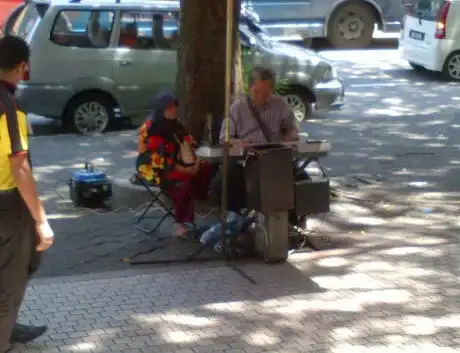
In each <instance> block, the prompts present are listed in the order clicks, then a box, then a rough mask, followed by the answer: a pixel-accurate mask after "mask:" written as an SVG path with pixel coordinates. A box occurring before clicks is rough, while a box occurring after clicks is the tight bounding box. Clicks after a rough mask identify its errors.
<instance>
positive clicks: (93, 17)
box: [9, 0, 344, 133]
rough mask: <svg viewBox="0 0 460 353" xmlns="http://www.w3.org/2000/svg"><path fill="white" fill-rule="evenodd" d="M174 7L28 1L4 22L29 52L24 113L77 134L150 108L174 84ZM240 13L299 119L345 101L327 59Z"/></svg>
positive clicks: (245, 33)
mask: <svg viewBox="0 0 460 353" xmlns="http://www.w3.org/2000/svg"><path fill="white" fill-rule="evenodd" d="M178 11H179V2H176V1H154V0H153V1H148V2H136V1H125V2H122V3H115V2H113V1H110V2H108V1H106V2H101V1H98V2H97V3H94V2H92V3H89V2H88V3H83V2H82V3H80V2H75V1H74V2H64V1H60V0H56V1H53V2H51V3H49V2H43V1H41V0H36V1H33V0H32V1H30V2H29V3H28V4H27V5H26V6H24V8H23V10H22V13H21V15H20V16H19V17H18V18H17V21H16V22H17V23H14V25H12V26H10V27H9V28H10V29H9V31H11V34H14V35H18V36H21V37H22V38H25V39H26V40H27V41H28V42H29V43H30V46H31V53H32V54H31V58H30V63H29V65H30V70H29V74H28V75H27V77H25V78H24V80H23V81H22V82H21V84H20V85H19V86H18V90H17V97H18V100H19V101H20V103H21V104H22V106H23V107H24V109H25V110H26V111H27V112H29V113H34V114H38V115H43V116H47V117H52V118H55V119H61V120H62V121H63V123H64V124H66V125H71V126H73V127H74V128H75V129H76V130H77V131H79V132H81V133H92V132H102V131H104V130H106V129H107V128H108V127H109V126H110V124H111V123H112V122H114V121H116V119H119V118H121V117H130V116H134V115H139V114H144V113H146V112H147V111H150V110H151V109H152V97H153V96H154V95H155V93H156V92H158V91H160V90H164V89H172V88H174V85H175V77H176V73H177V59H176V57H177V55H176V49H177V44H178V42H177V40H178V38H177V37H178V36H177V34H178V32H177V29H178V18H179V16H178ZM243 18H244V21H243V22H242V24H241V26H240V34H241V37H242V40H243V43H244V45H246V46H248V47H250V48H252V53H253V54H254V55H253V57H252V58H251V60H254V61H255V62H263V63H265V64H267V65H270V66H271V67H272V68H273V69H274V71H275V72H276V73H277V75H278V77H279V78H280V79H281V80H283V82H286V85H285V88H286V97H287V100H288V102H290V103H291V104H292V105H293V109H294V111H295V112H296V116H297V118H298V120H299V121H301V120H303V119H305V117H306V116H307V115H308V113H309V111H310V107H313V106H317V107H318V108H321V109H330V108H338V107H340V106H341V105H342V104H343V101H344V86H343V83H342V81H341V80H340V79H339V77H338V76H337V71H336V70H335V69H334V67H333V66H332V65H331V64H330V63H329V62H327V61H326V60H324V59H323V58H321V57H320V56H319V55H318V54H316V53H314V52H312V51H309V50H305V49H301V48H297V47H295V46H291V45H287V44H280V43H275V42H273V41H272V40H271V39H270V38H269V36H267V35H266V34H264V32H263V30H261V29H260V28H258V27H257V25H253V22H252V21H251V20H250V19H247V17H243Z"/></svg>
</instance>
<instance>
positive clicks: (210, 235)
mask: <svg viewBox="0 0 460 353" xmlns="http://www.w3.org/2000/svg"><path fill="white" fill-rule="evenodd" d="M243 227H244V217H243V216H240V215H238V214H236V213H234V212H229V213H228V215H227V229H226V232H225V233H226V238H227V239H231V238H233V237H235V236H238V235H239V234H240V233H241V232H242V231H243ZM221 238H222V224H221V223H220V222H219V223H216V224H214V225H213V226H212V227H211V228H209V229H208V230H207V231H205V232H204V233H203V234H202V235H201V238H200V242H201V244H203V245H208V246H210V247H211V246H212V247H214V250H216V251H220V250H219V249H220V241H221Z"/></svg>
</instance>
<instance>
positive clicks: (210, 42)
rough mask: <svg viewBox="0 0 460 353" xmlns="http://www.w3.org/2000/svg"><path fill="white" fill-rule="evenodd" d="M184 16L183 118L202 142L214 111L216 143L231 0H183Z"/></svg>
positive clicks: (180, 91) (180, 55) (179, 79)
mask: <svg viewBox="0 0 460 353" xmlns="http://www.w3.org/2000/svg"><path fill="white" fill-rule="evenodd" d="M234 1H235V5H236V6H235V13H237V14H238V16H236V17H235V18H234V26H233V38H234V43H235V45H234V46H236V43H239V38H237V36H236V34H237V33H238V27H237V23H238V22H239V13H240V0H234ZM180 17H181V18H180V23H181V27H180V34H179V41H180V49H179V53H178V63H179V67H178V77H177V86H178V94H179V99H180V108H179V117H180V120H181V122H182V123H183V124H184V126H185V127H186V128H187V129H188V131H190V132H191V133H192V135H193V136H194V137H195V138H196V139H197V140H198V141H201V139H202V137H203V133H204V131H205V126H206V125H207V124H206V117H207V115H208V114H210V115H211V116H212V120H213V134H212V135H213V138H212V140H213V141H212V142H213V143H216V142H217V140H218V130H219V127H220V122H221V121H222V118H223V116H224V105H225V63H226V19H227V0H200V2H199V5H198V4H197V1H196V0H181V16H180ZM237 39H238V41H237ZM234 53H235V51H234ZM237 61H238V60H237ZM239 61H241V60H239ZM233 63H234V64H235V63H236V62H235V61H233ZM233 66H234V65H233ZM232 77H233V75H232ZM233 82H235V81H233ZM232 86H233V87H234V86H235V84H233V85H232Z"/></svg>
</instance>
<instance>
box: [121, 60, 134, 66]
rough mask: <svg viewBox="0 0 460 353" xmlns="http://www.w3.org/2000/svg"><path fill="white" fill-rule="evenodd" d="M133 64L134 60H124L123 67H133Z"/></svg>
mask: <svg viewBox="0 0 460 353" xmlns="http://www.w3.org/2000/svg"><path fill="white" fill-rule="evenodd" d="M132 63H133V61H132V60H122V61H121V66H128V65H131V64H132Z"/></svg>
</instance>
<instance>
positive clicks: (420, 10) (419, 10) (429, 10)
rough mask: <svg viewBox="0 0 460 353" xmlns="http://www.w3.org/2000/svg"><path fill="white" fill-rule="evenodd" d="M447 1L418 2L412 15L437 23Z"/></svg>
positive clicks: (425, 0) (419, 0)
mask: <svg viewBox="0 0 460 353" xmlns="http://www.w3.org/2000/svg"><path fill="white" fill-rule="evenodd" d="M444 3H445V0H418V1H416V2H414V3H413V6H412V11H411V12H412V15H414V16H416V17H418V18H422V19H425V20H428V21H435V20H436V17H437V16H438V12H439V10H440V9H441V7H442V5H444Z"/></svg>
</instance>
